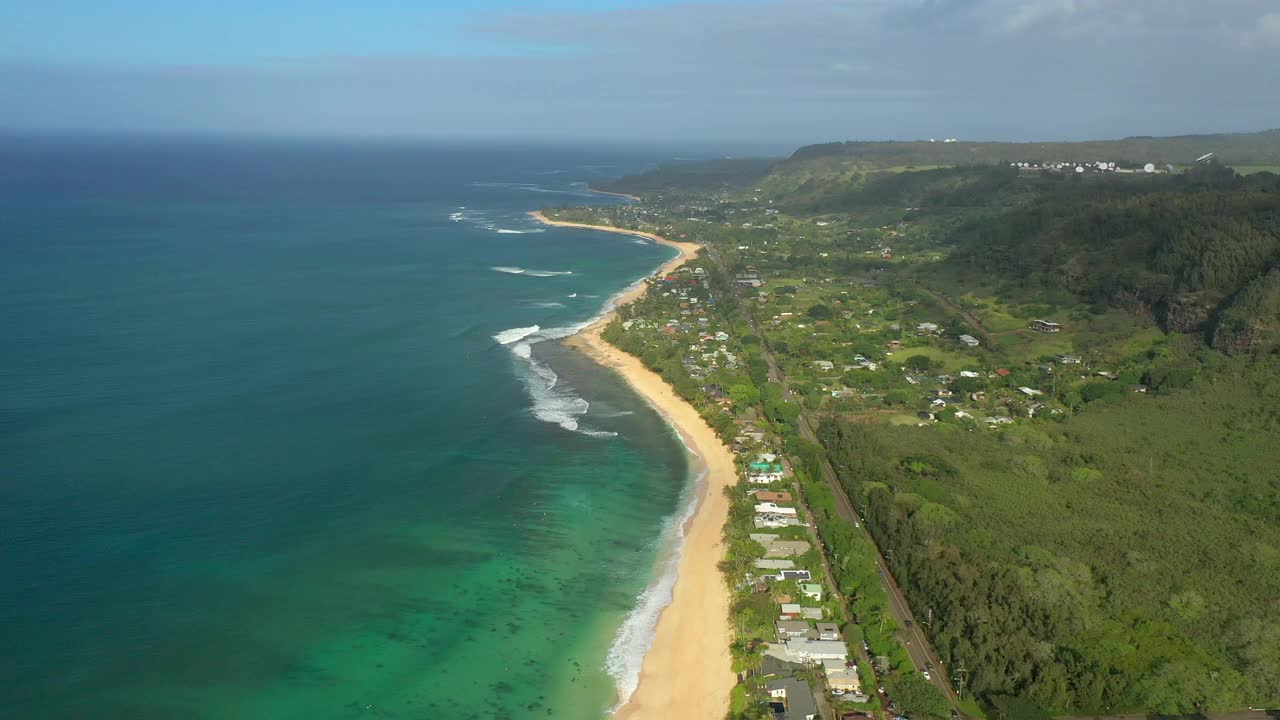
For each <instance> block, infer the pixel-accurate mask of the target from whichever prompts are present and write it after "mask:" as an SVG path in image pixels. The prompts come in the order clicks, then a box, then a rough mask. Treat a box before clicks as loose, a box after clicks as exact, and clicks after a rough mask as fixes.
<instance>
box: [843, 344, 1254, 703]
mask: <svg viewBox="0 0 1280 720" xmlns="http://www.w3.org/2000/svg"><path fill="white" fill-rule="evenodd" d="M943 428H944V426H939V428H938V430H943ZM1278 434H1280V361H1278V360H1276V359H1274V358H1271V359H1265V360H1261V361H1258V362H1256V363H1255V362H1251V361H1244V360H1240V361H1234V362H1231V363H1227V364H1225V365H1223V366H1222V367H1220V368H1216V369H1215V370H1214V371H1213V372H1212V373H1210V374H1208V375H1207V376H1206V377H1203V378H1201V379H1200V380H1198V381H1196V382H1195V383H1194V384H1192V385H1191V386H1189V387H1187V388H1185V389H1183V390H1180V391H1177V392H1173V393H1170V394H1165V395H1162V396H1161V397H1159V398H1155V399H1144V401H1141V402H1139V401H1136V400H1135V401H1131V400H1129V399H1128V398H1127V397H1126V396H1124V395H1120V396H1118V397H1115V398H1113V399H1111V400H1110V401H1109V403H1108V406H1107V407H1105V408H1101V409H1098V410H1096V411H1094V412H1090V413H1089V414H1087V415H1079V416H1076V417H1074V418H1071V419H1068V420H1066V421H1064V422H1062V423H1060V424H1050V425H1038V426H1018V427H1013V428H1009V429H1007V430H1004V431H1002V432H1000V433H978V434H975V433H973V432H965V431H963V430H953V431H951V432H946V431H939V432H928V433H921V432H919V431H918V430H916V429H915V428H892V427H887V426H867V425H854V424H844V423H830V424H828V425H826V426H824V427H823V428H822V432H821V435H822V436H823V440H824V444H825V445H826V447H827V449H828V451H829V453H830V456H831V458H832V459H833V461H834V462H835V463H836V465H837V467H838V468H839V472H840V475H841V479H842V482H843V483H844V484H845V485H846V487H847V489H848V490H849V492H850V496H851V497H853V498H855V501H856V502H857V503H858V504H860V505H861V506H862V507H863V509H864V511H865V517H866V519H867V523H868V526H869V527H870V528H871V530H872V532H873V534H874V535H875V537H876V540H877V543H878V544H880V546H881V548H882V550H884V551H886V554H887V555H888V556H889V557H890V558H891V564H892V566H893V568H894V571H895V574H896V575H897V577H898V579H899V582H901V583H903V584H904V585H905V586H906V588H907V589H908V594H909V596H910V598H911V601H912V604H913V605H914V606H915V609H916V612H917V613H924V612H927V610H928V609H932V611H933V618H934V624H933V626H932V628H931V632H932V635H933V638H934V640H935V643H936V647H937V648H938V650H939V652H940V653H941V654H942V655H943V657H944V658H945V659H946V660H947V661H948V662H949V663H951V664H955V663H963V664H964V665H965V666H967V667H969V668H971V670H972V673H971V683H972V687H973V689H974V690H975V691H976V692H979V693H980V694H982V695H983V697H984V698H985V699H986V700H987V701H988V703H989V704H995V703H996V702H997V701H998V700H999V699H1000V698H1004V697H1018V698H1022V699H1030V700H1032V701H1034V702H1035V703H1036V704H1038V705H1039V706H1041V707H1043V708H1046V709H1050V710H1053V711H1058V712H1067V711H1084V712H1107V711H1113V712H1114V711H1118V710H1127V709H1136V708H1142V709H1148V710H1153V711H1156V712H1169V713H1172V712H1190V711H1193V710H1197V709H1206V708H1208V709H1227V708H1234V707H1240V706H1242V705H1244V704H1246V703H1247V702H1250V701H1252V702H1258V701H1260V700H1264V699H1265V700H1268V701H1271V702H1275V701H1277V700H1280V607H1278V606H1277V605H1276V603H1275V599H1276V598H1277V597H1280V488H1278V487H1277V484H1276V473H1275V467H1276V466H1275V460H1276V453H1275V448H1274V443H1273V438H1275V437H1277V436H1278Z"/></svg>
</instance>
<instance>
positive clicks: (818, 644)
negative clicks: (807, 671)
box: [784, 637, 849, 664]
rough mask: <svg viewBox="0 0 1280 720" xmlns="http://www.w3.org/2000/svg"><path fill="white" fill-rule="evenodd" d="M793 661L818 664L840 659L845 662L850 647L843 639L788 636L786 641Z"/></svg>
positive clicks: (788, 652)
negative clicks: (811, 638)
mask: <svg viewBox="0 0 1280 720" xmlns="http://www.w3.org/2000/svg"><path fill="white" fill-rule="evenodd" d="M784 645H785V646H786V650H787V655H789V656H790V657H791V658H792V660H793V662H804V663H811V664H816V663H820V662H822V661H823V660H839V661H840V662H844V661H845V660H847V659H848V657H849V648H847V647H845V644H844V642H843V641H841V640H810V639H809V638H807V637H804V638H788V639H787V641H786V642H785V643H784Z"/></svg>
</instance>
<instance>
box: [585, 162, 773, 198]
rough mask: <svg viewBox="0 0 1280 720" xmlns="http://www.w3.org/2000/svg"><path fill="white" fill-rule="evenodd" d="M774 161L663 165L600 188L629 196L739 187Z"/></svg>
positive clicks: (762, 174) (751, 180) (764, 172)
mask: <svg viewBox="0 0 1280 720" xmlns="http://www.w3.org/2000/svg"><path fill="white" fill-rule="evenodd" d="M774 162H775V161H774V160H772V159H769V158H724V159H720V160H711V161H708V162H705V163H676V164H670V165H663V166H662V167H659V168H657V169H656V170H653V171H651V172H647V173H643V174H640V175H628V176H627V177H624V178H620V179H618V180H615V181H613V182H610V183H606V184H605V185H603V186H602V187H601V189H603V190H607V191H609V192H618V193H626V194H630V195H640V194H644V193H662V192H681V191H688V190H698V191H701V192H708V191H711V190H718V189H738V188H742V187H745V186H746V185H748V184H750V183H751V182H753V181H755V180H756V179H758V178H761V177H763V176H764V175H765V174H766V173H767V172H769V169H770V168H771V167H773V164H774Z"/></svg>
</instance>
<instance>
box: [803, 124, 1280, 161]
mask: <svg viewBox="0 0 1280 720" xmlns="http://www.w3.org/2000/svg"><path fill="white" fill-rule="evenodd" d="M1208 152H1213V153H1216V154H1217V155H1218V157H1219V158H1220V159H1221V160H1222V162H1225V163H1228V164H1249V165H1280V130H1267V131H1264V132H1258V133H1232V134H1220V135H1182V136H1178V137H1160V138H1157V137H1131V138H1125V139H1123V140H1100V141H1092V142H1044V143H1008V142H928V141H923V142H921V141H918V142H837V143H826V144H823V145H809V146H807V147H802V148H800V149H799V150H797V151H796V152H795V154H793V155H792V156H791V161H792V162H801V161H810V160H820V159H824V158H833V157H834V158H852V159H856V160H858V161H861V162H865V163H868V164H873V165H877V166H881V167H888V166H895V165H915V166H919V165H969V164H975V163H1008V162H1017V161H1021V162H1036V163H1043V162H1058V161H1079V162H1090V161H1096V160H1110V161H1115V162H1121V161H1125V162H1129V163H1131V164H1137V165H1139V166H1141V165H1142V164H1144V163H1148V162H1150V163H1156V164H1164V163H1173V164H1175V165H1176V164H1185V163H1190V162H1191V161H1192V160H1194V159H1195V158H1197V157H1199V156H1201V155H1203V154H1204V153H1208Z"/></svg>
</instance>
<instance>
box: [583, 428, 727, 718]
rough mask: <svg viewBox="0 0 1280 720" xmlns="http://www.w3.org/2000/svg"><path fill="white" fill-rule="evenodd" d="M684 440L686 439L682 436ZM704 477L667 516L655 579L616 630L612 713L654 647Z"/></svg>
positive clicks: (610, 660)
mask: <svg viewBox="0 0 1280 720" xmlns="http://www.w3.org/2000/svg"><path fill="white" fill-rule="evenodd" d="M678 434H679V433H677V435H678ZM681 442H682V443H683V442H684V441H683V439H682V440H681ZM686 447H687V446H686ZM705 479H706V472H705V471H703V472H702V473H701V474H699V475H698V477H697V478H696V479H695V480H694V482H693V487H692V488H690V489H689V491H687V492H686V493H685V499H684V502H683V507H682V508H681V509H680V510H679V511H678V512H677V513H676V514H673V515H672V516H671V517H669V518H667V521H666V523H665V526H664V528H663V531H662V534H661V535H660V536H659V541H660V542H661V545H662V546H661V548H660V550H659V553H660V557H661V558H662V561H661V562H660V563H659V565H658V567H657V570H656V572H655V573H654V577H653V580H652V581H651V582H650V583H649V586H648V587H646V588H645V589H644V590H643V591H642V592H641V593H640V595H639V596H637V598H636V605H635V607H634V608H632V610H631V612H630V613H629V614H628V615H627V618H626V619H625V620H623V621H622V625H621V626H619V627H618V631H617V632H616V633H614V636H613V644H612V645H611V646H610V647H609V654H608V655H607V656H606V657H605V662H604V667H605V671H606V672H608V673H609V675H610V676H611V677H612V678H613V682H614V686H615V687H616V688H617V691H618V703H617V704H616V705H614V706H613V707H612V708H610V710H609V712H610V713H613V712H614V711H615V710H617V709H618V708H620V707H622V706H623V705H624V704H626V702H627V700H629V699H630V698H631V694H632V693H634V692H635V690H636V686H637V685H639V684H640V669H641V667H642V666H643V664H644V656H645V655H646V654H648V652H649V649H650V648H651V647H653V638H654V634H655V633H656V631H657V628H658V618H659V616H661V615H662V611H663V609H664V608H666V607H667V605H670V604H671V598H672V596H673V593H674V590H675V586H676V580H677V579H678V578H679V575H680V557H681V555H682V554H683V550H684V528H685V524H686V523H688V522H689V519H690V518H692V517H693V514H694V512H695V511H696V510H697V509H698V493H697V486H698V485H699V484H700V483H702V482H704V480H705Z"/></svg>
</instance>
